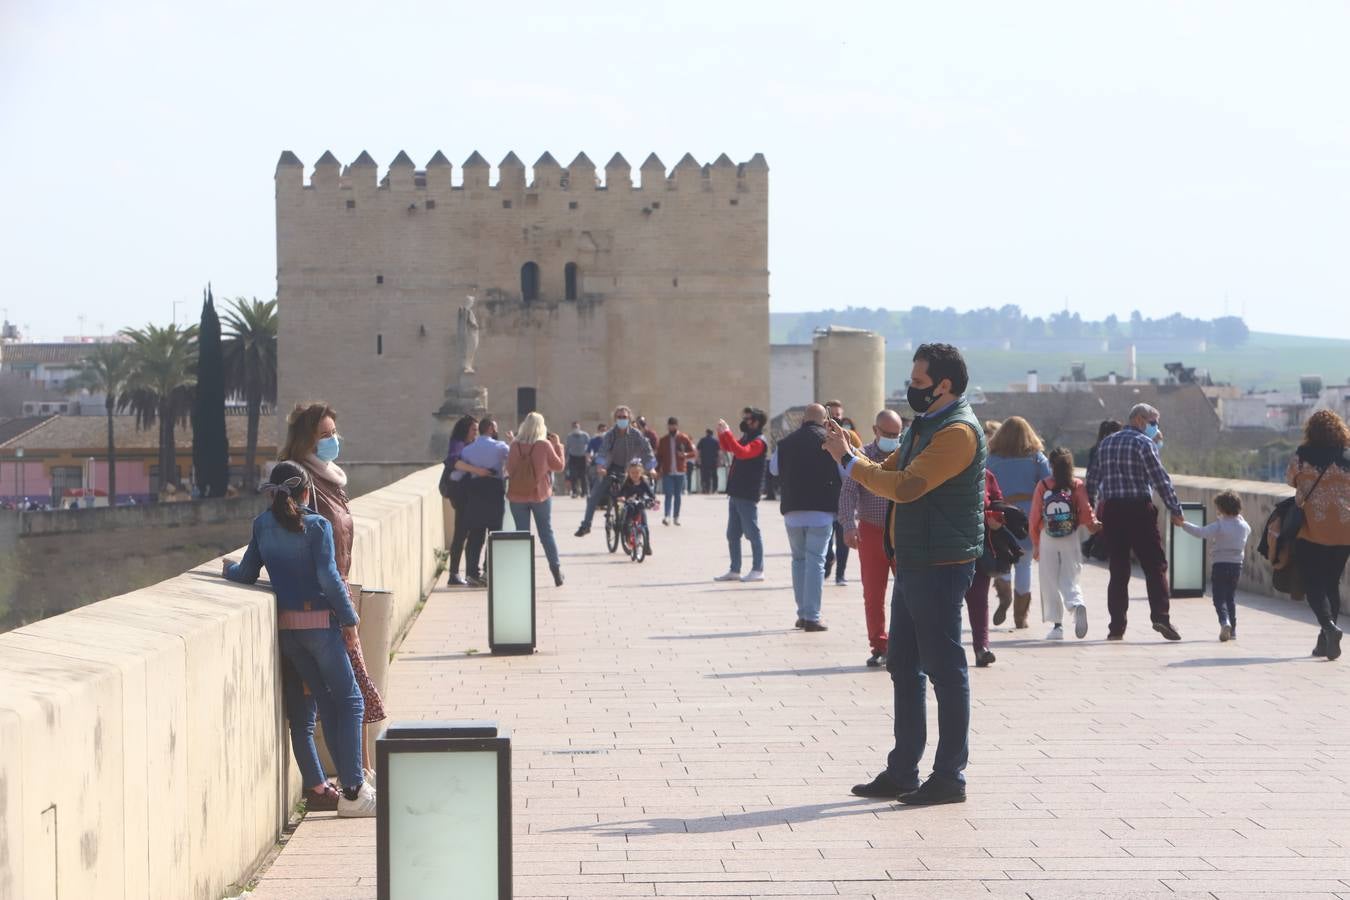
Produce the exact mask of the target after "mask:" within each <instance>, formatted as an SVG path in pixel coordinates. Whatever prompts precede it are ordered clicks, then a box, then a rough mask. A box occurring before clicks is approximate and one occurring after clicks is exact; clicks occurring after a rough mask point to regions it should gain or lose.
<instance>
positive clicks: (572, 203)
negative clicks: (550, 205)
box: [567, 200, 577, 209]
mask: <svg viewBox="0 0 1350 900" xmlns="http://www.w3.org/2000/svg"><path fill="white" fill-rule="evenodd" d="M567 208H568V209H576V208H577V201H575V200H569V201H567Z"/></svg>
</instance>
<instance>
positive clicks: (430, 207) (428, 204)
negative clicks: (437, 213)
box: [427, 200, 436, 209]
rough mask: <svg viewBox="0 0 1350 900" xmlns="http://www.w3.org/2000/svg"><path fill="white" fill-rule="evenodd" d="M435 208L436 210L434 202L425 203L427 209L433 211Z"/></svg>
mask: <svg viewBox="0 0 1350 900" xmlns="http://www.w3.org/2000/svg"><path fill="white" fill-rule="evenodd" d="M435 208H436V201H435V200H428V201H427V209H435Z"/></svg>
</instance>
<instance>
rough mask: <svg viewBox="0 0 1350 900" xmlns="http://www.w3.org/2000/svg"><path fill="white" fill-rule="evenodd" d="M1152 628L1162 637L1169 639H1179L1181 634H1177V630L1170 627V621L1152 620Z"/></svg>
mask: <svg viewBox="0 0 1350 900" xmlns="http://www.w3.org/2000/svg"><path fill="white" fill-rule="evenodd" d="M1153 630H1154V631H1156V632H1158V634H1161V635H1162V636H1163V637H1165V638H1167V639H1168V640H1169V641H1179V640H1181V635H1180V634H1178V633H1177V630H1176V629H1175V628H1173V627H1172V623H1171V622H1154V623H1153Z"/></svg>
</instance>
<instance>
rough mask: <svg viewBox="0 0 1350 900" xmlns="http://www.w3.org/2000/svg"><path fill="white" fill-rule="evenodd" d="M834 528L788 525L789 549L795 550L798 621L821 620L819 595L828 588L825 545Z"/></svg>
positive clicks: (794, 589) (793, 571)
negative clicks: (826, 585)
mask: <svg viewBox="0 0 1350 900" xmlns="http://www.w3.org/2000/svg"><path fill="white" fill-rule="evenodd" d="M833 531H834V527H833V526H832V525H820V526H817V527H802V526H796V527H794V526H792V525H789V526H787V536H788V546H789V547H791V548H792V594H793V596H795V597H796V598H797V618H799V619H805V620H806V621H808V622H819V621H820V595H821V594H822V593H823V592H824V589H825V546H826V545H827V544H828V543H829V542H830V535H831V534H832V533H833Z"/></svg>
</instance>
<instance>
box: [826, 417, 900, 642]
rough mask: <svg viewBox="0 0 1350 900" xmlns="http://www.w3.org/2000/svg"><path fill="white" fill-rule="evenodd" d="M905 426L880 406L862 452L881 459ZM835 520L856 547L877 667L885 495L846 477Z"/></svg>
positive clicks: (885, 569) (886, 563)
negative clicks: (878, 494)
mask: <svg viewBox="0 0 1350 900" xmlns="http://www.w3.org/2000/svg"><path fill="white" fill-rule="evenodd" d="M904 430H905V423H904V420H903V419H901V418H900V415H899V414H898V413H895V412H892V411H891V410H889V409H883V410H882V411H881V412H879V413H877V418H876V422H875V423H873V425H872V434H873V435H874V437H873V440H872V442H871V443H869V444H864V445H863V447H862V451H861V452H862V455H863V456H866V457H867V458H868V459H870V460H871V461H872V462H874V463H884V462H885V461H886V460H887V459H889V458H890V457H891V455H892V454H894V453H895V451H896V450H898V449H899V447H900V435H902V434H903V433H904ZM850 443H852V442H851V441H850ZM838 522H839V525H840V527H841V528H843V531H844V546H846V547H851V548H852V549H854V550H857V551H858V566H859V568H861V569H862V588H863V614H864V618H865V619H866V620H867V644H868V646H869V647H870V648H871V650H872V654H871V655H870V656H869V657H867V666H868V667H869V668H873V669H875V668H880V667H881V666H884V665H886V586H887V584H888V583H889V582H890V580H891V560H890V558H889V557H888V556H887V555H886V546H885V542H884V541H883V539H882V530H883V529H884V528H885V526H886V498H885V497H879V496H877V495H876V494H874V493H872V492H871V491H869V490H867V489H866V488H865V487H863V486H862V485H860V484H859V483H858V482H856V481H854V480H853V479H852V478H846V479H844V485H843V487H842V488H841V489H840V491H839V515H838Z"/></svg>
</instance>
